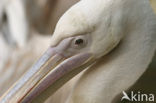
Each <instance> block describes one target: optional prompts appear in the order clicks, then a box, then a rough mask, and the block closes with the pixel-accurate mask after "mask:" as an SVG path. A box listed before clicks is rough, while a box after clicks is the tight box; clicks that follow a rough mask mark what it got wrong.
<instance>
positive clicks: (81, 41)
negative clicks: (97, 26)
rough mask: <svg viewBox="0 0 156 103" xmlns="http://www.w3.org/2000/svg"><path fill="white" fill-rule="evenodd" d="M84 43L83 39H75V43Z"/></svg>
mask: <svg viewBox="0 0 156 103" xmlns="http://www.w3.org/2000/svg"><path fill="white" fill-rule="evenodd" d="M82 43H83V40H82V39H77V40H76V41H75V44H82Z"/></svg>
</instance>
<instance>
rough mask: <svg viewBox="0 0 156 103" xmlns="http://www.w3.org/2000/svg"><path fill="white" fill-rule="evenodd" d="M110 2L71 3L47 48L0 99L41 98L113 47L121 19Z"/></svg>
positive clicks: (119, 35)
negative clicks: (72, 4) (112, 8)
mask: <svg viewBox="0 0 156 103" xmlns="http://www.w3.org/2000/svg"><path fill="white" fill-rule="evenodd" d="M112 2H114V1H112ZM112 2H109V1H107V2H106V1H100V0H99V1H98V2H97V3H98V4H95V2H94V1H93V0H89V1H87V0H82V1H80V2H78V3H77V4H76V5H74V6H72V7H71V8H70V9H69V10H68V11H67V12H66V13H65V14H64V15H63V16H62V17H61V18H60V20H59V21H58V23H57V26H56V28H55V31H54V34H53V36H52V38H51V43H50V47H49V48H48V50H47V51H46V52H45V53H44V55H43V56H42V57H41V58H40V59H39V60H38V62H37V63H36V64H35V65H34V66H33V67H32V68H31V69H30V70H28V72H27V73H26V74H25V75H24V76H23V77H22V78H21V79H20V80H19V81H17V82H16V83H15V84H14V85H13V87H12V88H11V89H9V90H8V92H7V93H5V94H4V95H3V96H2V97H1V103H17V102H21V103H28V102H32V101H35V100H38V99H40V100H41V98H42V100H44V99H45V98H47V97H48V96H49V95H51V94H53V93H54V92H55V91H56V90H57V89H58V88H59V87H60V86H61V85H63V84H64V83H65V82H67V81H68V80H69V79H71V78H72V77H73V76H74V75H76V74H78V73H79V72H81V71H82V70H84V69H85V68H87V67H89V66H90V65H91V64H93V63H94V62H96V61H97V60H98V59H99V58H100V57H102V56H104V55H106V54H107V53H108V52H110V51H111V50H112V49H113V48H114V47H116V45H117V44H118V43H119V42H120V40H121V38H122V37H123V33H122V32H123V29H124V25H122V24H124V23H123V22H124V19H123V18H122V12H121V11H120V10H119V9H118V12H116V11H115V10H111V9H108V7H111V4H112ZM104 3H105V5H103V4H104ZM97 5H99V6H97ZM100 5H103V6H100ZM112 14H113V16H112ZM45 95H46V96H45ZM39 97H41V98H39ZM42 100H41V101H42Z"/></svg>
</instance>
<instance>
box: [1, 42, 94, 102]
mask: <svg viewBox="0 0 156 103" xmlns="http://www.w3.org/2000/svg"><path fill="white" fill-rule="evenodd" d="M69 41H70V40H66V41H63V42H62V43H60V45H58V46H56V47H50V48H49V49H48V50H47V51H46V52H45V53H44V55H43V56H42V57H41V58H40V59H39V60H38V61H37V63H36V64H35V65H34V66H33V67H32V68H31V69H30V70H28V72H26V73H25V75H24V76H23V77H22V78H20V79H19V80H18V81H17V82H16V83H15V84H14V85H13V86H12V87H11V88H10V89H9V90H8V91H7V92H6V93H5V94H4V95H3V96H2V97H1V98H0V103H31V102H34V101H35V103H42V102H43V101H44V100H45V99H47V98H48V97H49V96H50V95H52V94H53V93H54V92H55V91H56V90H57V89H58V88H60V87H61V86H62V85H63V84H65V83H66V82H67V81H68V80H69V79H71V78H72V77H74V76H75V75H76V74H78V73H79V72H81V71H82V70H84V69H85V68H86V67H88V66H89V65H90V64H92V63H93V57H92V55H91V54H90V53H88V52H83V53H82V52H81V53H80V52H79V53H69V52H68V51H66V49H67V48H68V46H69Z"/></svg>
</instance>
